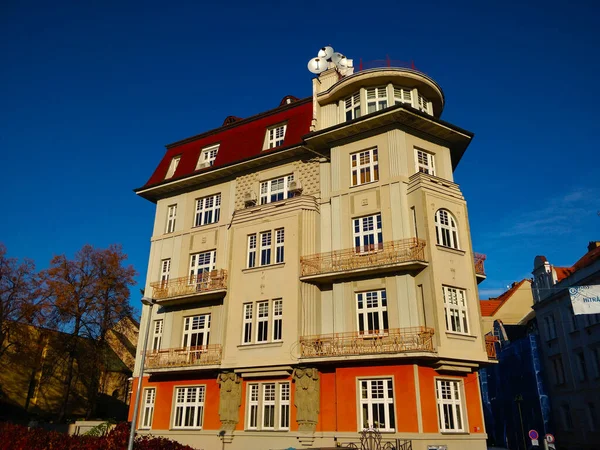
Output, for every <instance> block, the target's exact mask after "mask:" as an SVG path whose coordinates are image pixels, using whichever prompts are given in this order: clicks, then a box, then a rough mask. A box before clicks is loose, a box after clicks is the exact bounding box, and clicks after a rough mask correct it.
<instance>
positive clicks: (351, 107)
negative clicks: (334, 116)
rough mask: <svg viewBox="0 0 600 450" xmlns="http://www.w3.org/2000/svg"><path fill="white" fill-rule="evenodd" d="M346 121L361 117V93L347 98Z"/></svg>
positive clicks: (345, 101)
mask: <svg viewBox="0 0 600 450" xmlns="http://www.w3.org/2000/svg"><path fill="white" fill-rule="evenodd" d="M344 103H345V105H346V121H348V120H352V119H356V118H358V117H360V92H357V93H356V94H354V95H352V96H350V97H348V98H346V100H344Z"/></svg>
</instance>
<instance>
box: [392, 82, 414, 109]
mask: <svg viewBox="0 0 600 450" xmlns="http://www.w3.org/2000/svg"><path fill="white" fill-rule="evenodd" d="M401 103H408V104H409V105H412V91H411V90H410V89H407V88H403V87H397V86H394V104H395V105H399V104H401Z"/></svg>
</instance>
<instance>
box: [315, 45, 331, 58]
mask: <svg viewBox="0 0 600 450" xmlns="http://www.w3.org/2000/svg"><path fill="white" fill-rule="evenodd" d="M331 55H333V47H330V46H326V47H323V48H322V49H321V50H319V53H317V56H318V57H319V58H323V59H329V58H331Z"/></svg>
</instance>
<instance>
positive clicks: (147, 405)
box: [139, 388, 156, 430]
mask: <svg viewBox="0 0 600 450" xmlns="http://www.w3.org/2000/svg"><path fill="white" fill-rule="evenodd" d="M142 397H143V405H142V414H141V416H140V423H139V427H140V429H142V430H149V429H151V428H152V421H153V420H154V403H155V402H156V388H144V393H143V396H142Z"/></svg>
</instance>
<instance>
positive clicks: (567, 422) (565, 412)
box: [560, 404, 573, 430]
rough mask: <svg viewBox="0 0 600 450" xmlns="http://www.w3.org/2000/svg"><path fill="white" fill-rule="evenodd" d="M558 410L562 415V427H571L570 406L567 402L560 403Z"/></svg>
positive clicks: (568, 428) (569, 428) (567, 428)
mask: <svg viewBox="0 0 600 450" xmlns="http://www.w3.org/2000/svg"><path fill="white" fill-rule="evenodd" d="M560 412H561V415H562V423H563V428H564V429H565V430H571V429H573V417H572V416H571V407H570V406H569V405H568V404H564V405H561V406H560Z"/></svg>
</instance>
